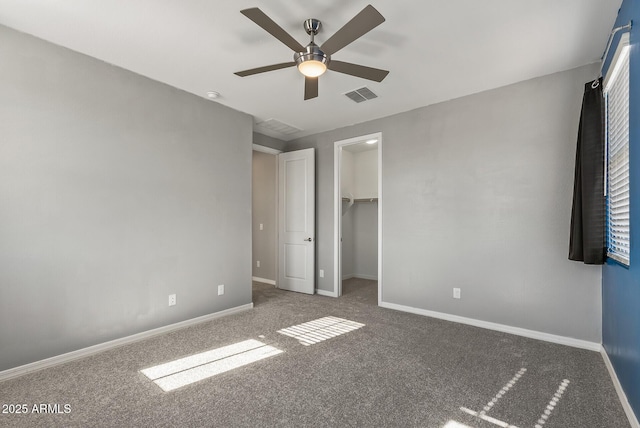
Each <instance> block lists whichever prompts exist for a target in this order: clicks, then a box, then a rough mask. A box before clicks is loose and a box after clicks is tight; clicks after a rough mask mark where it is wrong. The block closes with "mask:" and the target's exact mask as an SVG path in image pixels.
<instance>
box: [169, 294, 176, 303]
mask: <svg viewBox="0 0 640 428" xmlns="http://www.w3.org/2000/svg"><path fill="white" fill-rule="evenodd" d="M175 304H176V295H175V294H169V306H174V305H175Z"/></svg>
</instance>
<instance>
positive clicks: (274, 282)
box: [251, 143, 282, 288]
mask: <svg viewBox="0 0 640 428" xmlns="http://www.w3.org/2000/svg"><path fill="white" fill-rule="evenodd" d="M254 151H256V152H262V153H267V154H270V155H274V156H275V157H276V168H275V169H276V188H275V189H274V193H275V205H276V212H275V219H276V224H275V229H276V242H275V246H274V248H273V251H274V254H275V259H276V260H275V262H276V270H275V273H276V278H275V279H274V280H269V279H265V278H260V277H256V276H253V274H252V275H251V281H256V282H261V283H264V284H270V285H273V286H274V287H276V288H277V287H278V268H279V265H280V264H279V262H278V221H279V219H278V215H279V214H280V212H279V210H278V205H279V201H278V155H279V154H280V153H282V150H278V149H272V148H271V147H267V146H261V145H260V144H255V143H253V145H252V150H251V153H253V152H254ZM251 173H252V174H253V161H252V162H251ZM251 192H253V188H252V189H251ZM251 212H252V225H253V204H252V205H251ZM251 229H252V230H253V227H252V228H251ZM251 240H252V244H253V236H252V237H251ZM251 272H252V273H253V249H252V251H251Z"/></svg>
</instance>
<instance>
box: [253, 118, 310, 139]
mask: <svg viewBox="0 0 640 428" xmlns="http://www.w3.org/2000/svg"><path fill="white" fill-rule="evenodd" d="M256 126H258V127H261V128H264V129H268V130H270V131H274V132H278V133H280V134H284V135H291V134H295V133H298V132H300V131H302V130H301V129H298V128H296V127H293V126H291V125H287V124H286V123H282V122H280V121H279V120H276V119H267V120H265V121H264V122H260V123H256Z"/></svg>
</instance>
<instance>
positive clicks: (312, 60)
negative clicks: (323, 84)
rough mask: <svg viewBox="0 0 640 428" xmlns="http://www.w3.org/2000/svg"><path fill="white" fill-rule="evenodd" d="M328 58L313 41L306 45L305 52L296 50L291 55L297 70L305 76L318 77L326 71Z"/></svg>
mask: <svg viewBox="0 0 640 428" xmlns="http://www.w3.org/2000/svg"><path fill="white" fill-rule="evenodd" d="M329 59H330V58H329V56H328V55H325V53H324V52H322V51H321V50H320V48H319V47H318V45H316V44H315V43H313V42H311V43H309V45H308V46H307V47H306V52H296V53H295V54H294V55H293V60H294V61H295V62H296V64H297V65H298V70H299V71H300V73H302V74H303V75H305V76H306V77H318V76H321V75H322V74H324V72H325V71H327V64H329Z"/></svg>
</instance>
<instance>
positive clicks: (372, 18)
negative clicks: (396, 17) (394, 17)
mask: <svg viewBox="0 0 640 428" xmlns="http://www.w3.org/2000/svg"><path fill="white" fill-rule="evenodd" d="M383 22H384V16H382V15H381V14H380V12H378V11H377V10H376V8H375V7H373V6H371V5H369V6H367V7H365V8H364V9H362V10H361V11H360V13H359V14H357V15H356V16H354V17H353V19H351V21H349V22H347V23H346V24H345V25H344V26H343V27H342V28H341V29H339V30H338V31H337V32H336V33H335V34H334V35H333V36H331V37H329V40H327V41H326V42H324V43H323V44H322V46H320V49H321V50H322V52H324V53H325V54H327V55H333V54H334V53H336V52H338V51H339V50H340V49H342V48H343V47H345V46H347V45H348V44H349V43H351V42H353V41H354V40H356V39H357V38H359V37H361V36H363V35H365V34H367V33H368V32H369V31H371V30H373V29H374V28H376V27H377V26H378V25H380V24H382V23H383Z"/></svg>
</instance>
